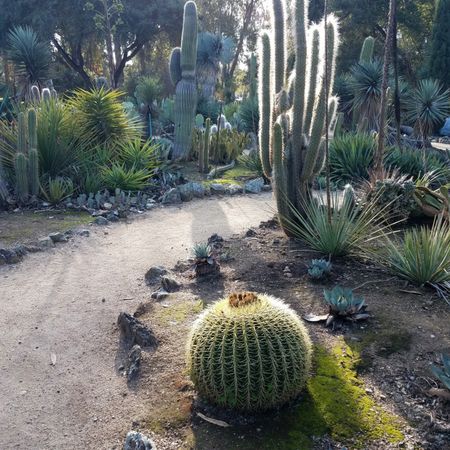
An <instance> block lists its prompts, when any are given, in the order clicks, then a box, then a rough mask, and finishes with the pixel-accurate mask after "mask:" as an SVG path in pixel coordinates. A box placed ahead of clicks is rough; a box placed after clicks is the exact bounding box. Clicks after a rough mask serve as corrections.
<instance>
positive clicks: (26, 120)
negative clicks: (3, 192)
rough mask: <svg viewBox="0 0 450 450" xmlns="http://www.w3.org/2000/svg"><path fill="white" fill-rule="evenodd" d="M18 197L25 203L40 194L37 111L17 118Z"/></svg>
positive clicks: (16, 174)
mask: <svg viewBox="0 0 450 450" xmlns="http://www.w3.org/2000/svg"><path fill="white" fill-rule="evenodd" d="M14 173H15V179H16V186H15V187H16V197H17V200H18V201H19V202H20V203H25V202H26V201H27V200H28V198H29V196H30V195H31V196H34V197H36V196H37V195H38V194H39V187H40V184H39V154H38V150H37V119H36V111H35V110H34V109H29V110H28V113H27V114H26V115H25V113H23V112H21V113H19V115H18V117H17V152H16V154H15V157H14Z"/></svg>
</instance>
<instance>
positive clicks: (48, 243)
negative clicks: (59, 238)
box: [38, 236, 55, 248]
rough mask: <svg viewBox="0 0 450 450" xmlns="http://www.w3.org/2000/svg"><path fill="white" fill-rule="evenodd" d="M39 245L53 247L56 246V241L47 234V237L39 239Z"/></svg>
mask: <svg viewBox="0 0 450 450" xmlns="http://www.w3.org/2000/svg"><path fill="white" fill-rule="evenodd" d="M38 245H39V247H41V248H51V247H54V246H55V243H54V242H53V240H52V239H51V238H50V237H49V236H47V237H45V238H42V239H39V243H38Z"/></svg>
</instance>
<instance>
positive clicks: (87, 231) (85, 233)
mask: <svg viewBox="0 0 450 450" xmlns="http://www.w3.org/2000/svg"><path fill="white" fill-rule="evenodd" d="M78 235H79V236H83V237H89V236H90V235H91V232H90V231H89V230H80V231H79V232H78Z"/></svg>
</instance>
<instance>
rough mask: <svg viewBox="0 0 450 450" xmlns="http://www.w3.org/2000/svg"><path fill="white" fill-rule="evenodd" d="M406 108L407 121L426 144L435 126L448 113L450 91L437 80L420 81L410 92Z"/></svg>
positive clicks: (449, 109)
mask: <svg viewBox="0 0 450 450" xmlns="http://www.w3.org/2000/svg"><path fill="white" fill-rule="evenodd" d="M406 108H407V119H408V120H409V121H410V122H411V123H412V124H414V128H415V130H416V133H417V134H418V136H420V137H421V139H422V140H423V141H424V142H426V141H427V139H428V136H430V135H431V134H433V131H434V129H435V128H436V126H437V125H439V124H441V123H442V122H443V121H444V120H445V118H446V117H447V116H448V115H449V113H450V90H449V89H445V88H444V86H443V85H442V84H441V83H440V82H439V81H438V80H433V79H426V80H421V81H419V83H418V85H417V87H416V88H415V89H414V90H413V91H412V93H411V96H410V97H409V99H408V101H407V103H406Z"/></svg>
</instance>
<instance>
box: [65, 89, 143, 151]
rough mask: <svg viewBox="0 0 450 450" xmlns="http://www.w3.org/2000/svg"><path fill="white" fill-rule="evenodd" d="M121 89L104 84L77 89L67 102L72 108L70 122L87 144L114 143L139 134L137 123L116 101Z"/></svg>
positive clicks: (108, 144) (118, 98)
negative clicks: (109, 88)
mask: <svg viewBox="0 0 450 450" xmlns="http://www.w3.org/2000/svg"><path fill="white" fill-rule="evenodd" d="M121 97H122V93H121V92H119V91H112V90H107V89H105V88H103V87H102V88H100V89H91V90H89V91H86V90H84V89H78V90H76V91H75V92H74V94H73V96H72V97H71V98H70V99H69V100H68V102H67V104H68V106H69V108H71V109H72V111H73V120H74V123H73V126H74V128H75V129H76V130H77V132H78V134H79V136H80V137H82V138H88V139H89V141H90V146H91V147H95V146H97V145H99V146H101V145H106V146H111V147H113V146H114V145H116V144H120V143H122V142H126V141H127V140H129V139H135V138H136V137H138V136H139V132H140V128H141V124H140V123H139V121H138V120H137V119H135V118H130V117H128V116H127V114H126V111H125V109H124V108H123V106H122V104H121V103H120V98H121Z"/></svg>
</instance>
